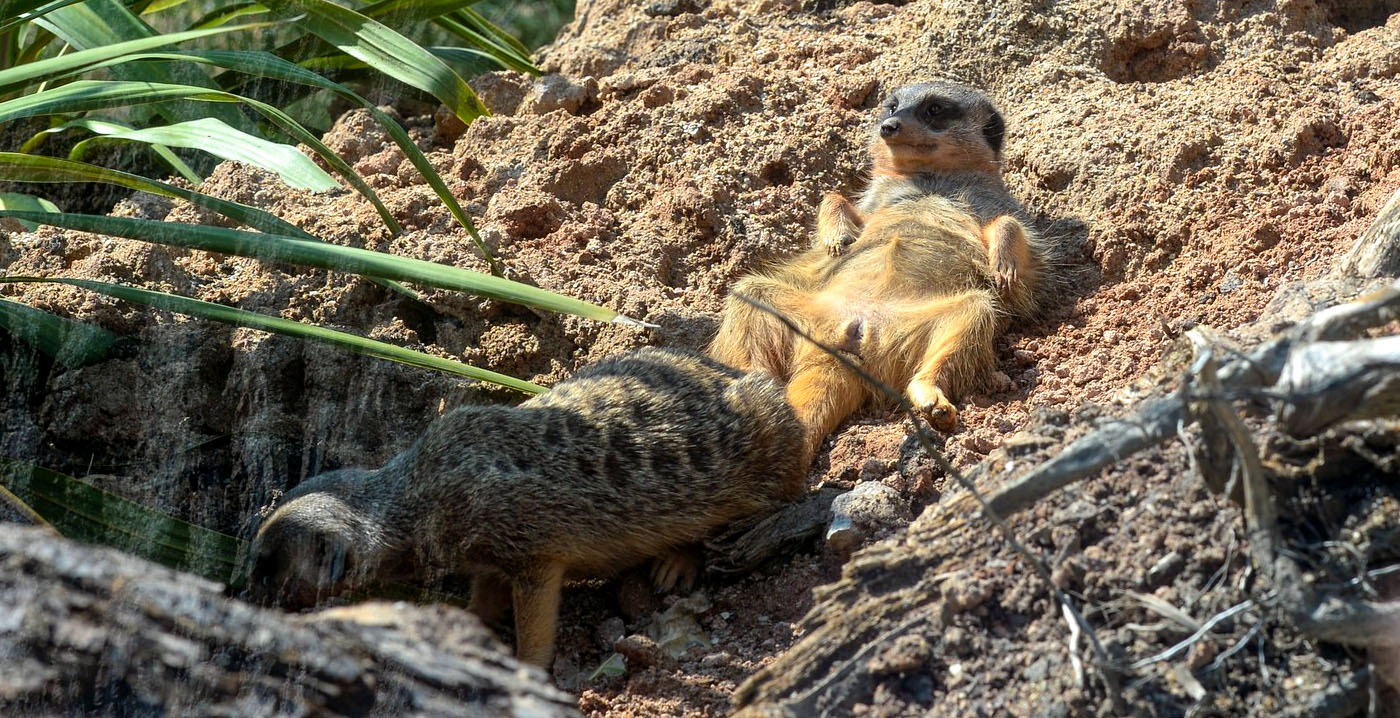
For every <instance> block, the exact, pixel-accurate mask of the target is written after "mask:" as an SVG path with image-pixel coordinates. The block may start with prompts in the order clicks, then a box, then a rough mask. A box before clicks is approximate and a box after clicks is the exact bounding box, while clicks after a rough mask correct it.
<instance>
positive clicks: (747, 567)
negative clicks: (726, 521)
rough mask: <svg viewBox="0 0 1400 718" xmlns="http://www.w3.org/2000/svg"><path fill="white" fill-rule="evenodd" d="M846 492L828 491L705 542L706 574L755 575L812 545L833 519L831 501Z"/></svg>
mask: <svg viewBox="0 0 1400 718" xmlns="http://www.w3.org/2000/svg"><path fill="white" fill-rule="evenodd" d="M841 493H843V492H842V491H841V490H840V489H834V488H824V489H821V490H818V491H814V492H812V493H810V494H808V495H807V496H806V497H805V498H803V499H802V500H801V501H795V502H793V503H791V504H788V505H787V506H785V507H783V508H782V509H781V510H779V511H776V512H774V513H772V514H769V515H768V516H765V517H763V518H762V519H760V520H759V521H756V522H746V523H743V524H739V525H735V526H733V527H730V528H729V529H728V530H726V531H725V532H724V533H722V534H720V535H718V536H715V537H714V538H712V539H709V540H707V541H706V542H705V571H706V573H709V574H711V575H714V576H736V575H743V574H748V573H752V572H753V571H754V570H755V569H757V568H758V567H760V566H762V565H763V564H764V563H766V562H768V561H770V560H773V559H777V558H783V557H787V556H792V555H793V554H796V553H798V552H799V551H801V550H803V549H805V548H807V547H809V546H811V545H812V544H813V543H814V542H816V541H817V539H819V538H820V537H821V535H822V534H823V533H824V532H825V531H826V526H827V523H828V522H829V521H830V520H831V502H832V501H833V500H834V499H835V498H836V497H837V496H840V495H841Z"/></svg>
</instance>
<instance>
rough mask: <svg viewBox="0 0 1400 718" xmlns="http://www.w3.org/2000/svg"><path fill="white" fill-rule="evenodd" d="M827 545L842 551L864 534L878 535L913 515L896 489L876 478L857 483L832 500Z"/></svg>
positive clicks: (839, 551) (850, 548)
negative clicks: (875, 479)
mask: <svg viewBox="0 0 1400 718" xmlns="http://www.w3.org/2000/svg"><path fill="white" fill-rule="evenodd" d="M831 516H832V518H831V523H830V524H829V525H828V527H827V532H826V542H827V547H828V548H830V549H831V550H833V551H835V552H837V553H838V554H845V553H847V552H849V551H851V550H853V549H854V548H855V547H856V546H859V545H860V544H861V542H863V541H865V540H866V539H867V538H870V537H876V536H881V535H884V534H887V533H889V532H891V531H894V530H895V529H897V528H900V527H902V526H905V525H908V523H909V522H910V521H912V520H913V519H914V516H913V514H912V513H910V511H909V506H908V505H907V504H905V503H904V500H903V499H902V498H900V496H899V492H897V491H895V490H894V489H891V488H890V487H888V486H885V485H884V484H882V483H880V482H878V481H866V482H863V483H860V484H857V485H856V487H855V488H854V489H852V490H850V491H847V492H846V493H844V494H841V495H840V496H837V497H836V499H835V500H833V501H832V502H831Z"/></svg>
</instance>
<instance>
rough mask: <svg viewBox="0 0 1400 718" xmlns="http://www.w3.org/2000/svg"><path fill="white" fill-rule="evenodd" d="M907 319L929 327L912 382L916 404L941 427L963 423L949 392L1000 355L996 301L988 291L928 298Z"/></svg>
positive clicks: (910, 389)
mask: <svg viewBox="0 0 1400 718" xmlns="http://www.w3.org/2000/svg"><path fill="white" fill-rule="evenodd" d="M906 321H922V322H926V323H927V326H929V333H928V342H927V344H926V349H925V350H924V355H923V358H922V359H921V360H920V362H919V365H918V368H917V369H916V370H915V372H914V376H913V378H912V379H911V380H910V381H909V385H908V388H907V390H906V391H907V393H908V396H909V400H910V402H911V403H913V405H914V408H915V409H917V410H918V411H920V412H922V413H923V414H924V415H925V416H926V417H927V418H928V420H929V423H930V424H932V425H933V427H934V428H935V429H937V430H939V431H944V432H947V431H952V430H953V429H955V428H957V425H958V410H957V407H955V406H953V402H952V401H951V400H950V398H949V396H948V394H949V393H952V392H957V391H961V390H962V389H963V388H964V387H966V386H968V385H969V384H971V383H973V382H974V381H975V379H976V378H977V377H978V376H980V375H981V374H982V373H984V372H986V371H987V369H988V368H990V367H991V365H992V363H993V361H994V360H995V356H994V348H993V343H992V342H993V340H994V339H995V337H996V305H995V303H994V301H993V299H992V298H991V297H990V296H988V295H987V294H986V293H984V292H977V291H972V292H963V293H962V294H958V295H955V296H953V297H943V298H940V299H936V300H933V301H931V302H928V303H927V304H925V305H924V306H923V307H921V308H919V309H917V310H915V312H914V313H913V316H911V317H909V319H908V320H906Z"/></svg>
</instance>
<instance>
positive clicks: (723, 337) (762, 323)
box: [709, 275, 811, 381]
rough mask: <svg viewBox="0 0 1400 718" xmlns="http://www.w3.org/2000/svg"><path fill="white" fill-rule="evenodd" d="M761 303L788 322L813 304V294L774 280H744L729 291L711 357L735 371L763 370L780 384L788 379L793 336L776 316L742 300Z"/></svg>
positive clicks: (752, 278) (760, 277) (759, 278)
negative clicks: (785, 318)
mask: <svg viewBox="0 0 1400 718" xmlns="http://www.w3.org/2000/svg"><path fill="white" fill-rule="evenodd" d="M735 295H742V296H745V297H748V298H750V299H753V300H756V301H759V302H762V303H764V304H766V305H768V306H769V307H772V308H773V309H774V310H776V311H777V312H779V313H780V314H782V315H783V316H785V317H788V318H789V319H798V318H799V317H800V316H801V313H802V310H803V309H804V307H806V305H807V304H808V303H809V302H810V301H811V294H810V292H808V291H806V290H804V289H799V288H796V287H792V286H789V285H787V284H784V283H783V282H781V281H779V280H777V279H774V278H772V277H764V276H761V275H757V276H749V277H745V278H743V279H741V280H739V282H738V283H737V284H735V285H734V288H733V289H732V290H730V296H729V297H728V298H727V299H725V302H724V318H723V319H721V320H720V325H719V331H718V332H716V333H715V338H714V340H713V341H711V342H710V348H709V354H710V356H712V357H714V358H715V359H718V360H719V361H722V362H724V363H725V364H728V365H730V366H732V367H734V368H736V369H742V370H744V371H749V370H752V369H763V370H765V371H767V372H768V373H769V374H772V375H773V376H774V377H775V378H777V379H778V380H779V381H782V380H784V379H787V377H788V376H789V361H790V360H791V359H792V348H793V339H794V335H793V333H792V331H791V330H789V329H788V328H787V327H786V326H784V325H783V323H782V322H780V321H778V319H777V318H776V317H774V316H773V315H771V314H769V313H767V312H765V311H763V310H761V309H759V308H757V307H755V306H753V305H751V304H749V303H747V302H745V301H743V300H741V299H739V298H738V297H736V296H735Z"/></svg>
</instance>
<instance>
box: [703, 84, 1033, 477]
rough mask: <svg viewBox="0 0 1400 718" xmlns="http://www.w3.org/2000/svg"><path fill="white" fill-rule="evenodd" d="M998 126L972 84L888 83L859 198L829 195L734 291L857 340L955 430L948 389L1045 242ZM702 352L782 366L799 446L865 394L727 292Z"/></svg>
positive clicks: (982, 354)
mask: <svg viewBox="0 0 1400 718" xmlns="http://www.w3.org/2000/svg"><path fill="white" fill-rule="evenodd" d="M1004 134H1005V123H1004V121H1003V119H1002V116H1001V113H999V112H998V111H997V109H996V107H995V106H993V104H992V102H991V100H989V99H988V98H987V97H986V96H985V95H983V94H982V93H980V92H977V91H976V90H972V89H970V88H966V87H962V86H960V85H955V84H951V83H945V82H934V83H925V84H919V85H909V86H906V87H901V88H899V89H897V90H895V91H894V92H893V93H892V94H891V95H890V96H889V97H888V98H886V99H885V101H884V102H883V103H882V104H881V116H880V121H879V122H878V123H877V124H876V127H875V132H874V136H873V137H872V140H871V144H870V153H871V164H872V166H871V175H872V177H871V181H870V185H869V187H867V189H866V191H865V193H864V194H863V195H862V197H861V200H860V203H859V205H858V206H857V205H853V204H852V203H851V202H850V201H849V200H847V199H846V198H845V197H843V196H842V195H840V194H837V193H829V194H827V195H826V197H825V198H824V199H823V200H822V203H821V207H820V209H819V211H818V217H817V233H816V240H815V242H814V243H813V246H812V248H811V249H809V250H808V251H807V252H805V253H803V254H801V255H798V256H797V257H794V258H792V259H790V260H788V261H787V262H784V263H782V264H780V265H778V266H777V267H774V268H773V269H771V270H769V271H766V272H762V273H759V274H755V275H751V276H748V277H745V278H743V279H741V280H740V281H739V282H738V283H737V284H736V285H735V286H734V289H733V293H734V294H742V295H745V296H748V297H750V298H753V299H757V300H759V301H762V302H764V303H766V304H768V305H769V306H771V307H773V308H775V309H777V310H778V311H779V312H781V313H782V314H783V315H785V316H786V317H788V318H789V319H791V320H793V321H794V322H795V323H796V324H797V325H798V326H799V327H801V328H802V329H803V331H805V332H807V333H809V334H811V335H813V336H814V337H816V338H817V339H819V340H822V341H824V342H827V343H830V344H834V345H836V346H838V347H841V348H844V349H847V350H849V351H852V352H854V353H856V354H858V355H859V357H860V359H861V360H862V362H863V364H864V365H865V368H866V369H867V370H868V371H870V372H871V373H873V374H874V375H875V376H876V377H877V378H879V379H880V380H881V381H884V382H886V383H889V384H894V385H896V386H900V387H904V389H905V392H906V393H907V395H908V397H909V399H910V400H911V402H912V403H913V404H914V405H915V407H916V408H917V409H919V410H921V411H923V412H925V413H926V415H927V416H928V417H929V419H930V420H931V421H932V422H933V424H934V425H935V426H936V427H938V428H939V429H941V430H944V431H950V430H952V429H953V428H954V427H955V426H956V425H957V409H956V408H955V407H954V406H953V403H952V398H953V397H956V396H957V395H959V394H960V393H962V392H964V391H966V390H968V389H970V388H972V387H974V386H976V385H977V384H978V383H979V382H980V381H981V380H982V379H983V377H984V376H985V375H986V374H987V373H989V371H990V369H991V367H992V366H993V365H994V364H995V356H994V347H993V340H994V338H995V336H996V333H997V331H998V329H999V328H1000V327H1001V326H1002V325H1003V324H1004V322H1005V320H1006V319H1008V318H1010V317H1012V316H1029V315H1032V314H1033V313H1035V311H1036V310H1037V309H1038V307H1039V305H1040V304H1041V303H1042V302H1043V300H1044V295H1045V293H1046V292H1045V288H1046V287H1047V286H1048V285H1047V283H1046V281H1045V280H1046V277H1045V276H1044V274H1045V268H1046V267H1045V260H1046V256H1047V246H1046V243H1044V242H1043V240H1041V239H1040V237H1039V236H1038V235H1037V234H1036V233H1035V232H1033V231H1032V230H1031V229H1030V228H1029V219H1028V218H1027V217H1026V216H1025V213H1024V211H1023V210H1022V208H1021V206H1020V204H1019V203H1017V202H1016V200H1015V199H1014V198H1013V197H1012V196H1011V195H1010V193H1009V192H1007V190H1006V187H1005V185H1004V184H1003V183H1002V180H1001V168H1000V158H1001V147H1002V140H1003V137H1004ZM710 354H711V356H714V357H715V358H717V359H719V360H720V361H723V362H725V363H727V364H732V365H734V366H736V367H740V368H744V369H749V368H760V369H765V370H767V371H769V372H770V373H772V374H773V375H774V376H776V377H779V378H781V379H784V380H786V381H787V382H788V398H789V400H790V401H791V402H792V404H793V406H794V408H795V409H796V410H797V414H798V417H799V418H800V419H801V420H802V422H803V424H804V426H805V427H806V429H807V448H808V450H809V451H813V452H815V450H816V449H817V447H818V446H820V444H821V441H822V439H823V438H824V437H825V436H826V435H827V434H828V433H830V432H831V430H832V429H834V428H836V425H837V424H838V423H840V421H841V420H842V419H843V418H845V417H846V416H848V415H849V414H850V413H851V412H853V411H855V410H856V409H857V408H859V407H860V405H861V404H862V403H863V402H864V401H865V399H866V398H867V396H869V394H870V390H869V388H868V387H866V386H864V385H863V382H862V381H861V380H860V378H859V377H857V376H856V375H855V374H854V373H853V372H851V371H850V370H848V369H846V368H845V367H844V366H842V365H841V364H840V363H839V362H838V361H836V359H834V358H833V357H831V356H829V355H827V354H826V353H824V352H822V351H821V350H820V349H818V348H817V347H816V346H813V345H812V344H811V343H810V342H802V341H798V340H797V338H796V336H795V335H794V334H793V333H792V332H791V331H790V330H788V329H787V327H785V326H784V325H783V324H782V323H780V322H778V321H777V320H776V319H774V318H773V317H772V316H770V315H768V314H766V313H764V312H762V311H760V310H758V309H756V308H754V307H752V306H750V305H749V304H747V303H744V302H742V301H740V300H738V299H735V298H734V297H733V296H731V297H730V298H729V299H728V301H727V303H726V305H725V311H724V318H723V320H722V322H721V324H720V328H719V332H718V334H717V335H716V336H715V339H714V341H713V342H712V343H711V345H710Z"/></svg>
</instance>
